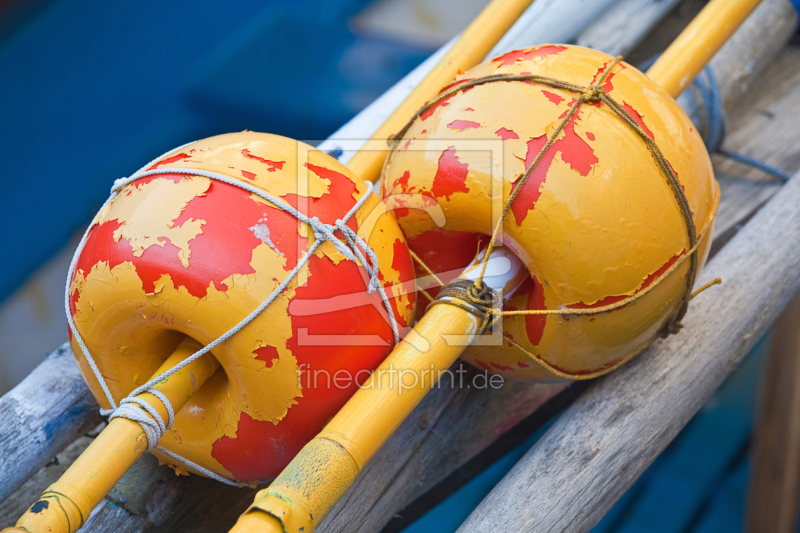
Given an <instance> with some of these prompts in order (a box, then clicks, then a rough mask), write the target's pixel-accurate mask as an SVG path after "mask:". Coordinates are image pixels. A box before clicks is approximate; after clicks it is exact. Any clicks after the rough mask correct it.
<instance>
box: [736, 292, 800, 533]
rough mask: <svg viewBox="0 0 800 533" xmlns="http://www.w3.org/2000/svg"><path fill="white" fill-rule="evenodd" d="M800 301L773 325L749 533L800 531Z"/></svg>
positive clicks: (756, 444)
mask: <svg viewBox="0 0 800 533" xmlns="http://www.w3.org/2000/svg"><path fill="white" fill-rule="evenodd" d="M799 324H800V297H795V299H794V300H792V302H791V303H790V304H789V307H787V308H786V311H784V313H783V315H781V318H780V319H779V320H778V322H777V324H775V328H774V330H773V335H772V343H771V346H770V350H769V357H768V359H767V372H766V376H765V379H764V381H763V383H762V390H761V402H760V405H759V410H758V418H757V426H756V430H755V433H754V439H753V440H754V442H753V473H752V477H751V481H750V489H749V496H748V511H747V519H746V527H747V529H746V530H747V531H748V532H751V533H794V532H795V531H797V512H798V503H800V501H798V497H800V328H798V325H799Z"/></svg>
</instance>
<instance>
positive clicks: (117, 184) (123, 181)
mask: <svg viewBox="0 0 800 533" xmlns="http://www.w3.org/2000/svg"><path fill="white" fill-rule="evenodd" d="M127 184H128V178H126V177H124V176H123V177H121V178H119V179H116V180H114V184H113V185H112V186H111V194H112V195H113V194H117V193H118V192H119V191H120V190H122V188H123V187H125V185H127Z"/></svg>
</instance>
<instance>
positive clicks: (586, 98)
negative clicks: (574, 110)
mask: <svg viewBox="0 0 800 533" xmlns="http://www.w3.org/2000/svg"><path fill="white" fill-rule="evenodd" d="M604 94H605V91H604V90H603V88H602V87H601V86H599V85H590V86H589V87H586V89H584V90H583V92H582V93H581V101H582V102H598V101H600V99H601V98H603V95H604Z"/></svg>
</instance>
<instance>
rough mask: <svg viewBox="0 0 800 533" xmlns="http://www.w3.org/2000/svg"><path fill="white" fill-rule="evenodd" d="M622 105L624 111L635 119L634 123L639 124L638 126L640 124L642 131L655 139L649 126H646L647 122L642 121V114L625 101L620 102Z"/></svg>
mask: <svg viewBox="0 0 800 533" xmlns="http://www.w3.org/2000/svg"><path fill="white" fill-rule="evenodd" d="M622 107H623V109H625V111H627V112H628V114H630V116H632V117H633V120H635V121H636V123H637V124H639V126H641V128H642V129H643V130H644V132H645V133H646V134H647V136H648V137H650V138H651V139H653V140H655V137H654V136H653V132H652V131H650V128H648V127H647V124H645V123H644V117H642V115H640V114H639V112H638V111H636V110H635V109H634V108H633V107H631V106H630V105H628V104H626V103H625V102H622Z"/></svg>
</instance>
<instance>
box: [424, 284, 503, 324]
mask: <svg viewBox="0 0 800 533" xmlns="http://www.w3.org/2000/svg"><path fill="white" fill-rule="evenodd" d="M502 303H503V302H502V300H501V299H500V295H499V294H497V292H495V291H494V290H493V289H492V288H491V287H489V286H488V285H486V283H484V282H483V281H482V280H475V281H472V280H470V279H464V278H456V279H454V280H453V281H451V282H450V283H448V284H447V285H445V286H443V287H442V288H441V290H440V291H439V294H438V296H436V299H435V300H433V301H432V302H431V303H430V304H429V305H428V309H430V308H431V307H433V306H434V305H438V304H448V305H452V306H455V307H458V308H460V309H463V310H464V311H466V312H468V313H470V314H472V315H474V316H476V317H478V318H480V319H481V325H480V327H479V328H478V332H477V333H478V335H483V334H484V333H486V331H488V330H489V329H491V328H492V327H493V326H494V325H495V324H496V323H497V321H498V320H500V316H501V307H502Z"/></svg>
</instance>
